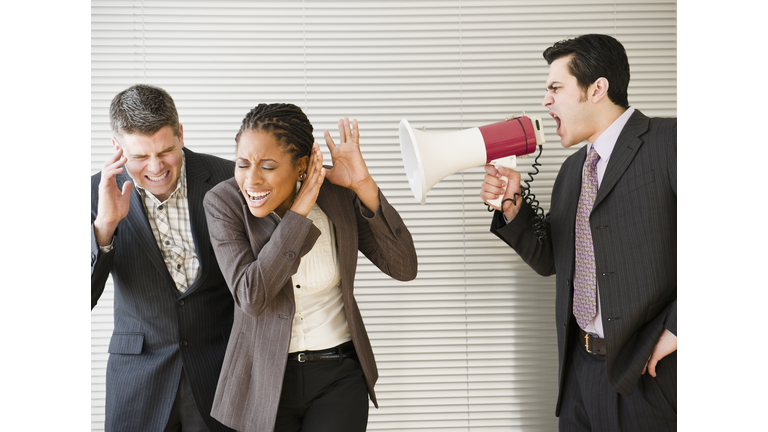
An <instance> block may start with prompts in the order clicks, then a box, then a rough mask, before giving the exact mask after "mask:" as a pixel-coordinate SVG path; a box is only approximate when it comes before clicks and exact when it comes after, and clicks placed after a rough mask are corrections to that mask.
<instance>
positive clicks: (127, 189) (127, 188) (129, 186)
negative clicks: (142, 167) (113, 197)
mask: <svg viewBox="0 0 768 432" xmlns="http://www.w3.org/2000/svg"><path fill="white" fill-rule="evenodd" d="M132 190H133V182H132V181H127V182H125V183H123V196H124V197H125V196H130V195H131V191H132Z"/></svg>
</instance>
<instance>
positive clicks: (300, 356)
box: [296, 353, 307, 363]
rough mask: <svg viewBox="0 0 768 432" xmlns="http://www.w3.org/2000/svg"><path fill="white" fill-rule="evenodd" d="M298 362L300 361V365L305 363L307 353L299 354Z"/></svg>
mask: <svg viewBox="0 0 768 432" xmlns="http://www.w3.org/2000/svg"><path fill="white" fill-rule="evenodd" d="M302 356H304V357H302ZM296 360H298V361H299V363H304V362H305V361H307V353H299V355H298V356H296Z"/></svg>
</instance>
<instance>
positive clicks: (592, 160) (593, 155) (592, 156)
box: [587, 146, 600, 165]
mask: <svg viewBox="0 0 768 432" xmlns="http://www.w3.org/2000/svg"><path fill="white" fill-rule="evenodd" d="M598 159H600V154H598V153H597V150H595V147H594V146H593V147H592V148H591V149H589V152H588V153H587V163H588V164H590V165H594V164H596V163H597V161H598Z"/></svg>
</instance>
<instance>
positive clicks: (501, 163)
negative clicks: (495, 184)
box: [486, 156, 517, 211]
mask: <svg viewBox="0 0 768 432" xmlns="http://www.w3.org/2000/svg"><path fill="white" fill-rule="evenodd" d="M490 164H491V165H493V166H494V168H496V169H499V167H504V168H511V169H515V168H517V161H516V160H515V156H509V157H503V158H500V159H494V160H492V161H491V162H490ZM500 179H501V181H503V182H504V183H505V184H506V185H507V186H509V179H508V178H507V177H505V176H501V177H500ZM503 189H504V190H502V192H501V195H500V196H499V197H498V198H496V199H493V200H487V201H486V204H488V205H489V206H491V207H492V208H494V209H496V210H499V211H501V200H502V199H503V198H504V192H506V190H507V189H506V187H505V188H503Z"/></svg>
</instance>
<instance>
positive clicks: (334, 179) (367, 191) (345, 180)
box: [325, 117, 381, 213]
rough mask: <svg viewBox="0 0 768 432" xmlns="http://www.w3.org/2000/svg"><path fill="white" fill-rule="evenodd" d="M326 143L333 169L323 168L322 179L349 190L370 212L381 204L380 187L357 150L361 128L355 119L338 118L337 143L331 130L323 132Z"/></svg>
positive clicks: (358, 148)
mask: <svg viewBox="0 0 768 432" xmlns="http://www.w3.org/2000/svg"><path fill="white" fill-rule="evenodd" d="M325 144H326V145H327V146H328V150H330V151H331V160H332V161H333V168H331V169H329V170H326V171H325V178H327V179H328V181H330V182H331V183H333V184H336V185H339V186H343V187H345V188H348V189H352V190H353V191H354V192H355V193H356V194H357V196H358V198H360V201H362V203H363V205H365V206H366V207H368V209H369V210H371V211H372V212H374V213H375V212H376V209H377V208H378V207H379V204H381V200H379V186H378V185H377V184H376V182H375V181H374V180H373V177H371V173H370V172H368V166H367V165H366V164H365V160H364V159H363V154H362V153H360V130H359V129H358V127H357V119H352V122H351V124H350V121H349V118H347V117H345V118H343V119H339V145H338V146H337V145H336V144H334V142H333V139H331V133H330V132H328V131H325Z"/></svg>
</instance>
